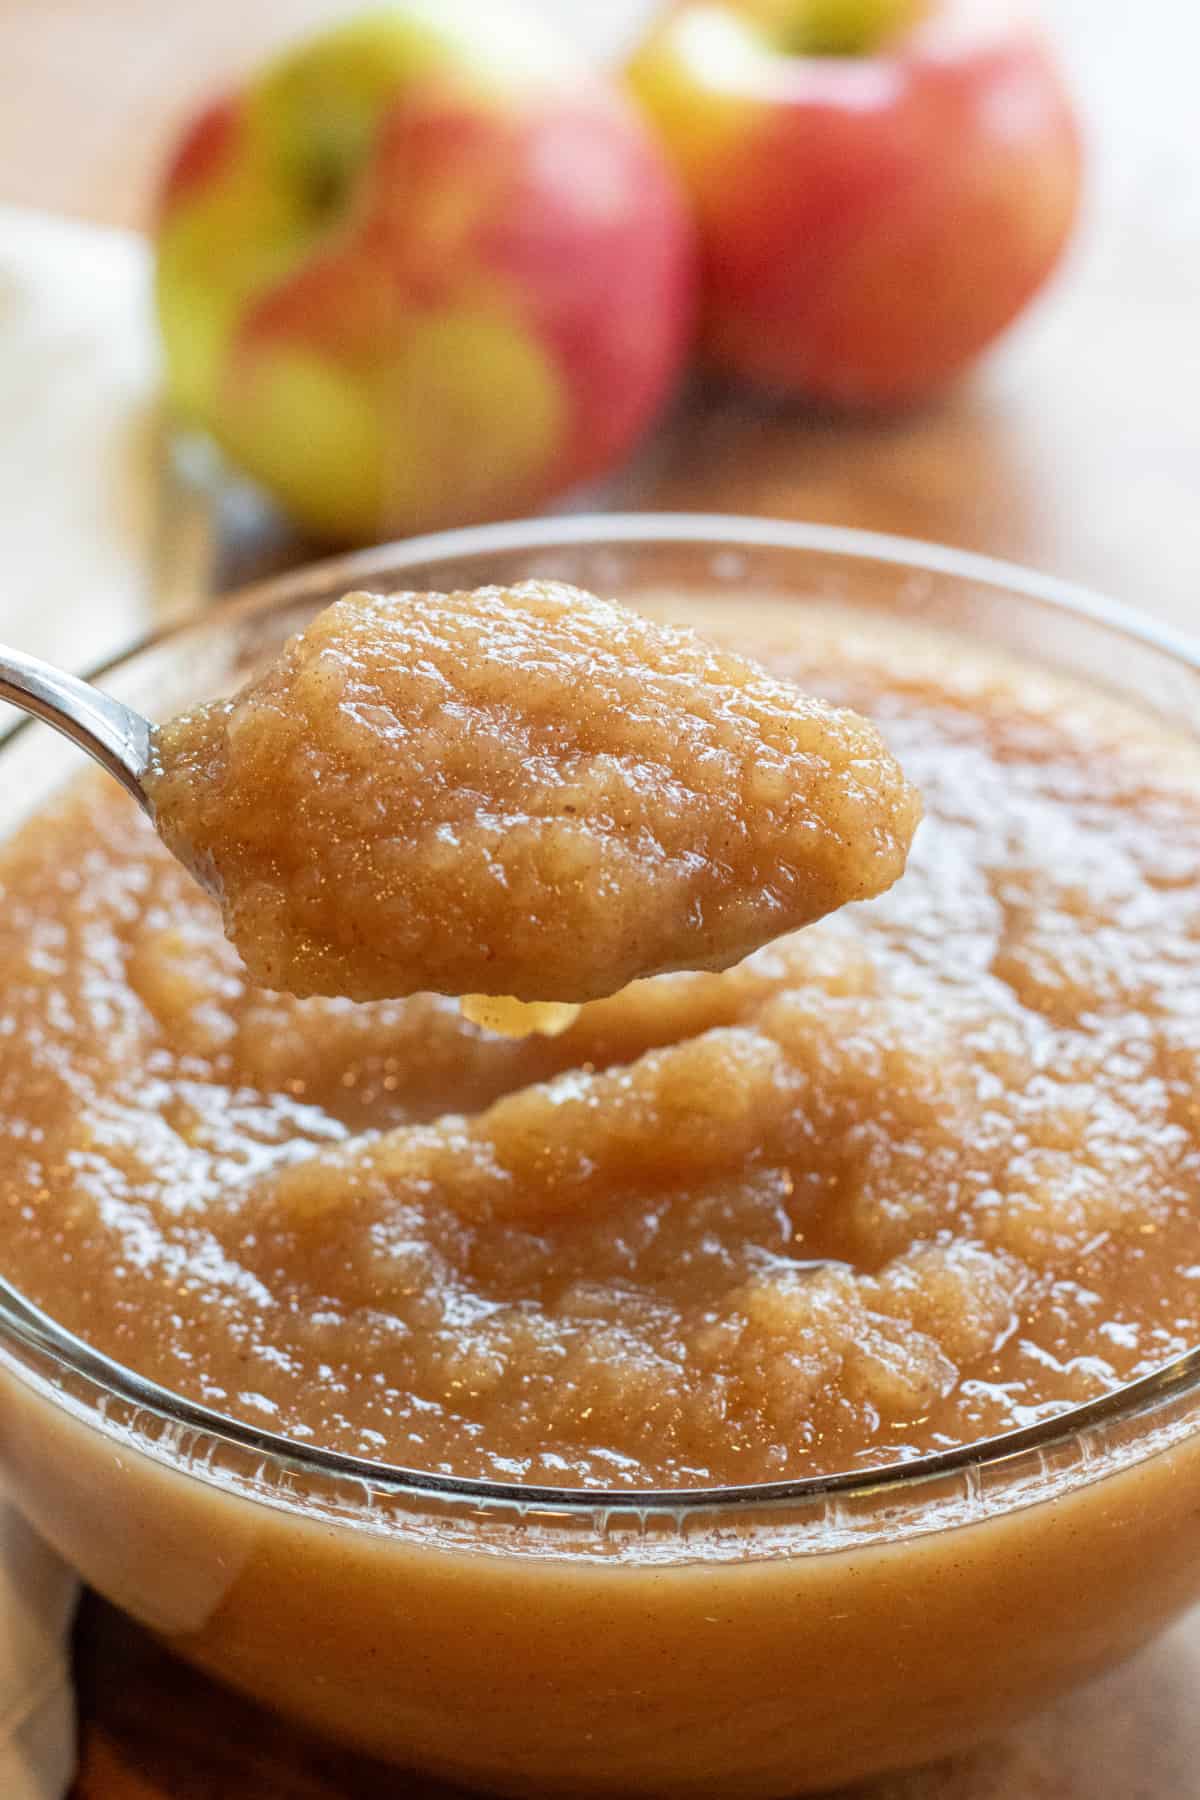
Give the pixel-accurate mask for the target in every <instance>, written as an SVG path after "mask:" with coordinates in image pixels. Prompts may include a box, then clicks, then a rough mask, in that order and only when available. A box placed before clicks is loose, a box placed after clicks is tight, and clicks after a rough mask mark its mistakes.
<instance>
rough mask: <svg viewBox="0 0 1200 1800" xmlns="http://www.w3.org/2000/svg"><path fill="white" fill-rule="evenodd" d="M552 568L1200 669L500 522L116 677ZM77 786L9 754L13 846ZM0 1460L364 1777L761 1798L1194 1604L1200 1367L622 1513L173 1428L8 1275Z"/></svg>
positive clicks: (364, 566) (946, 1719) (127, 1589)
mask: <svg viewBox="0 0 1200 1800" xmlns="http://www.w3.org/2000/svg"><path fill="white" fill-rule="evenodd" d="M529 575H543V576H559V577H565V578H568V579H571V580H575V581H579V582H581V583H584V584H586V585H588V586H591V587H595V588H598V589H600V590H601V591H603V592H606V593H610V594H618V595H619V594H624V595H630V596H636V595H637V594H638V593H639V592H644V591H646V590H648V589H661V588H663V587H669V586H671V585H676V584H677V585H679V586H681V587H685V588H687V589H689V590H691V591H698V592H709V593H712V592H718V593H721V594H723V595H726V596H728V595H729V594H730V593H736V592H738V591H740V590H744V591H745V592H747V593H753V594H754V596H755V597H756V599H759V598H761V599H763V600H769V601H771V602H772V603H777V604H779V605H780V606H786V607H788V608H790V609H791V613H792V615H793V616H795V617H796V618H797V620H798V621H802V618H803V609H804V607H805V605H806V604H811V603H812V602H814V601H815V602H817V603H819V604H820V605H821V606H822V608H823V609H827V608H828V606H829V605H830V603H831V602H835V603H837V604H838V605H843V606H845V607H847V608H851V609H855V610H856V611H857V610H861V609H868V610H871V609H874V610H876V611H878V610H879V609H881V608H882V609H885V610H887V611H890V612H892V613H895V614H900V615H904V616H906V617H911V618H913V619H917V620H921V621H934V622H936V623H937V624H939V625H941V626H949V627H954V628H957V629H959V630H961V631H964V632H966V633H967V634H969V635H970V636H971V637H972V638H974V639H976V640H981V639H982V640H985V641H988V642H992V643H994V644H996V645H998V646H1002V647H1004V648H1007V649H1010V650H1012V649H1015V650H1018V651H1020V652H1022V653H1024V654H1026V655H1028V656H1032V657H1035V658H1038V659H1041V660H1042V661H1043V662H1046V663H1050V664H1053V665H1055V666H1056V667H1059V668H1063V669H1068V670H1071V671H1074V672H1075V673H1078V674H1083V675H1085V676H1087V677H1089V678H1091V679H1093V680H1096V681H1099V682H1101V683H1104V684H1106V685H1107V686H1108V687H1109V688H1111V689H1112V690H1114V691H1115V692H1119V693H1122V694H1125V695H1131V696H1134V697H1136V699H1137V700H1138V701H1139V703H1141V704H1142V705H1143V706H1145V707H1149V708H1151V709H1152V710H1154V711H1156V712H1158V713H1160V714H1162V715H1164V716H1166V717H1169V718H1171V719H1173V720H1174V721H1176V722H1177V723H1182V725H1183V726H1184V727H1186V728H1187V729H1189V730H1190V729H1192V727H1193V724H1194V721H1195V720H1196V719H1197V718H1200V659H1198V655H1197V652H1196V651H1194V650H1193V649H1192V648H1191V647H1190V646H1188V645H1187V644H1186V643H1184V642H1182V641H1177V640H1175V639H1173V638H1171V637H1170V636H1169V635H1168V634H1166V633H1165V632H1162V631H1159V630H1157V629H1156V628H1155V627H1153V626H1152V625H1150V624H1149V623H1147V622H1145V621H1143V620H1140V619H1138V618H1137V617H1135V616H1134V615H1132V614H1130V613H1127V612H1125V611H1123V610H1121V609H1120V608H1118V607H1116V606H1112V605H1109V604H1107V603H1104V602H1101V601H1098V600H1095V599H1093V598H1090V597H1088V596H1086V595H1081V594H1079V593H1078V592H1075V591H1073V590H1069V589H1067V588H1065V587H1064V586H1063V585H1062V584H1060V583H1058V582H1055V581H1051V580H1048V579H1046V578H1043V577H1039V576H1035V575H1032V574H1029V573H1026V572H1024V571H1021V570H1019V569H1015V568H1009V567H1005V566H1003V565H1001V564H998V563H994V562H990V561H986V560H984V559H982V558H979V557H974V556H967V555H962V554H959V553H957V552H955V551H951V550H945V549H937V548H933V547H930V546H926V545H921V544H915V543H906V542H903V541H901V540H897V539H889V538H882V537H872V536H870V535H867V534H864V533H859V532H852V531H843V530H832V529H821V528H817V527H807V526H797V525H785V524H774V523H770V522H764V521H761V520H750V519H723V518H712V517H702V516H699V515H696V516H679V517H654V516H650V515H641V516H637V515H633V516H628V517H603V518H598V519H586V518H574V519H566V520H549V521H542V522H539V523H534V524H517V525H501V526H492V527H488V528H485V529H482V530H478V531H468V532H456V533H451V534H447V535H444V536H440V537H435V538H425V539H418V540H416V541H413V542H410V543H407V544H402V545H396V546H391V547H389V548H385V549H381V550H375V551H372V552H369V553H368V554H366V555H362V556H356V557H351V558H347V559H343V560H340V561H336V562H329V563H325V564H322V565H320V566H319V567H316V568H311V569H307V570H303V571H301V572H300V573H298V574H295V575H289V576H287V577H285V578H283V579H281V580H275V581H272V582H270V583H267V584H265V585H263V586H260V587H258V588H256V589H253V590H251V591H249V592H247V593H245V594H243V595H242V596H241V597H239V598H237V599H236V600H234V601H233V602H232V603H230V604H228V605H224V606H222V607H220V608H218V609H216V610H214V611H213V612H211V613H210V614H208V615H207V616H206V617H204V618H202V619H200V620H199V621H197V622H195V623H192V624H188V625H185V626H183V627H182V628H180V629H177V630H175V631H173V632H171V633H170V634H168V635H167V636H165V637H163V638H160V639H159V640H157V641H156V642H154V643H151V644H150V645H148V646H146V647H145V648H142V649H139V650H136V651H134V652H132V653H131V654H130V655H128V656H126V657H123V658H122V659H121V660H120V661H118V662H116V663H113V664H112V665H110V667H108V668H107V669H106V670H105V671H104V672H103V679H104V682H105V684H106V685H107V686H108V687H110V688H111V689H112V690H113V691H114V692H116V693H118V694H119V695H120V696H121V697H122V698H124V699H126V700H129V701H131V702H133V703H134V704H135V705H138V706H140V707H142V708H143V709H144V710H146V711H148V712H150V713H151V714H152V715H156V716H163V715H165V714H166V713H168V712H170V711H173V710H175V709H176V708H178V707H180V706H182V705H184V704H186V703H188V702H191V701H194V700H197V699H199V698H201V697H203V696H206V695H208V694H210V693H213V692H216V691H220V690H223V689H226V688H228V687H229V686H230V685H232V684H233V683H235V682H237V681H238V680H240V679H241V678H242V677H243V676H244V675H245V674H246V673H247V672H248V670H249V669H251V668H252V667H253V666H254V665H255V664H256V663H257V662H258V661H260V660H261V659H262V658H263V657H264V656H265V655H267V654H269V653H271V652H272V651H274V650H275V648H276V647H277V646H278V644H279V643H280V641H281V639H282V638H283V637H284V636H285V635H286V634H287V633H289V632H291V631H292V630H293V629H295V628H296V627H297V626H298V625H300V624H301V623H302V622H303V621H304V620H305V619H306V618H307V617H308V616H309V615H310V614H311V613H312V612H313V611H314V610H315V609H316V608H317V607H319V606H320V605H322V604H323V603H324V602H325V601H327V600H328V599H329V598H330V597H332V596H334V595H335V594H337V593H340V592H342V591H344V590H345V589H347V588H349V587H353V586H376V587H382V586H400V587H411V588H422V587H441V588H447V587H456V586H474V585H476V584H478V583H481V582H484V581H496V582H508V581H512V580H515V579H518V578H521V577H524V576H529ZM75 766H76V758H75V756H74V754H73V753H72V752H71V751H70V750H69V749H68V748H67V747H65V746H63V745H61V744H60V743H59V742H58V740H56V739H53V738H52V737H51V736H50V735H49V733H47V731H46V730H45V728H44V727H41V726H34V725H30V726H23V727H22V728H21V729H20V730H18V731H17V732H15V733H14V734H13V735H12V737H11V738H10V739H9V740H8V741H7V742H6V743H5V744H4V745H3V748H2V749H0V827H2V828H3V829H4V830H10V829H11V828H12V826H13V825H14V824H15V823H16V822H17V821H18V820H19V819H20V818H22V817H24V816H26V815H27V814H28V813H29V812H30V811H31V810H33V809H35V808H36V807H38V806H39V805H40V804H41V803H42V802H43V800H44V799H45V798H46V796H47V795H48V794H49V793H50V792H51V790H52V789H53V788H54V787H55V786H56V785H57V784H58V783H59V782H60V781H61V780H62V779H63V778H64V776H66V775H67V774H69V773H71V772H72V771H73V769H74V767H75ZM0 1460H2V1463H3V1469H4V1474H5V1479H6V1481H7V1484H8V1486H9V1489H10V1491H11V1492H12V1493H13V1494H14V1495H15V1496H16V1498H17V1500H18V1501H19V1503H20V1505H21V1506H22V1508H23V1509H24V1510H25V1511H26V1513H27V1514H28V1516H29V1518H30V1519H31V1520H32V1521H33V1523H34V1524H35V1525H36V1526H37V1527H38V1528H39V1529H40V1530H41V1531H42V1532H43V1533H44V1535H45V1536H46V1537H47V1538H48V1539H49V1540H50V1541H51V1542H52V1543H53V1544H54V1545H55V1546H56V1547H57V1548H58V1549H59V1550H60V1551H61V1552H62V1553H63V1555H64V1556H66V1557H67V1558H68V1560H69V1561H71V1562H72V1563H74V1564H75V1566H76V1567H77V1568H78V1569H79V1570H80V1571H81V1573H82V1574H83V1575H84V1577H85V1578H86V1579H87V1580H88V1581H89V1582H91V1583H92V1584H93V1586H95V1587H96V1588H98V1589H99V1590H100V1591H101V1592H102V1593H104V1594H105V1595H107V1596H108V1597H109V1598H110V1599H111V1600H113V1601H115V1602H116V1603H117V1604H118V1605H120V1606H122V1607H124V1608H125V1609H126V1610H127V1611H128V1612H130V1613H131V1614H133V1615H134V1616H135V1617H136V1618H138V1619H139V1620H141V1621H142V1622H143V1623H145V1624H146V1625H148V1626H149V1627H151V1628H152V1629H153V1630H154V1631H156V1632H157V1633H159V1634H160V1636H161V1637H162V1638H163V1639H165V1640H166V1641H167V1642H169V1643H170V1644H171V1645H172V1646H173V1647H174V1649H175V1650H176V1651H178V1653H179V1654H180V1655H182V1656H184V1657H186V1658H187V1659H188V1660H189V1661H191V1662H193V1663H195V1664H197V1665H199V1666H200V1667H202V1668H204V1669H206V1670H208V1671H210V1672H211V1673H213V1674H215V1675H217V1676H219V1677H221V1678H223V1679H224V1680H226V1681H228V1682H231V1683H233V1684H234V1685H235V1686H237V1687H239V1688H241V1689H243V1690H244V1691H246V1692H247V1693H249V1694H252V1695H255V1696H257V1698H258V1699H260V1700H262V1701H264V1702H265V1703H267V1704H268V1705H270V1706H272V1707H275V1708H277V1709H279V1710H280V1711H282V1712H283V1713H285V1714H287V1715H289V1716H291V1717H293V1718H295V1719H297V1720H300V1721H303V1722H304V1723H305V1724H306V1725H309V1726H312V1727H316V1728H317V1729H319V1730H321V1731H324V1732H326V1733H329V1734H331V1735H333V1736H335V1737H337V1738H339V1739H341V1740H343V1741H345V1742H348V1743H350V1744H353V1745H354V1746H356V1747H357V1748H359V1749H361V1750H364V1751H367V1752H372V1753H374V1754H376V1755H378V1756H382V1757H385V1758H389V1759H391V1760H393V1761H395V1762H399V1763H404V1764H409V1765H412V1766H416V1767H420V1768H422V1769H425V1770H429V1771H432V1772H435V1773H437V1774H440V1775H443V1776H446V1777H449V1778H451V1779H453V1780H456V1781H459V1782H462V1783H466V1784H468V1785H473V1786H477V1787H483V1788H486V1789H490V1790H493V1791H498V1792H511V1793H516V1794H521V1795H525V1796H528V1795H534V1794H539V1795H540V1794H559V1795H570V1796H572V1797H573V1800H582V1797H583V1796H589V1795H597V1796H599V1795H617V1794H620V1795H644V1796H654V1797H655V1800H669V1797H672V1796H681V1797H682V1796H694V1797H700V1796H712V1797H713V1800H716V1797H717V1796H719V1797H720V1800H735V1797H737V1796H746V1797H751V1796H755V1797H767V1796H782V1795H788V1794H798V1793H805V1792H812V1791H815V1790H818V1789H826V1788H829V1787H831V1786H834V1785H836V1784H840V1783H843V1782H847V1781H850V1780H853V1779H857V1778H859V1777H864V1776H867V1775H870V1774H872V1773H874V1772H876V1771H881V1770H885V1769H890V1768H894V1767H898V1766H900V1765H904V1764H910V1763H915V1762H919V1761H922V1760H925V1759H927V1758H932V1757H935V1756H941V1755H944V1754H946V1753H949V1752H952V1751H954V1750H956V1749H958V1748H961V1747H963V1746H966V1745H967V1744H969V1743H971V1742H972V1741H973V1740H975V1739H977V1738H979V1737H981V1736H983V1735H985V1734H988V1733H992V1732H995V1731H996V1730H998V1729H1000V1728H1003V1727H1005V1726H1006V1725H1008V1724H1010V1723H1011V1722H1013V1721H1014V1720H1016V1719H1018V1718H1019V1717H1020V1716H1021V1715H1022V1714H1024V1713H1026V1712H1028V1711H1029V1710H1031V1709H1033V1708H1035V1707H1037V1706H1039V1705H1041V1704H1042V1703H1043V1702H1045V1701H1047V1700H1049V1699H1050V1698H1051V1697H1052V1696H1054V1695H1055V1694H1057V1693H1059V1692H1061V1691H1062V1690H1064V1689H1066V1688H1068V1687H1070V1686H1071V1685H1072V1684H1074V1683H1076V1682H1078V1681H1080V1680H1082V1679H1083V1678H1085V1677H1087V1676H1089V1675H1091V1674H1093V1673H1094V1672H1096V1671H1097V1670H1099V1669H1101V1668H1103V1667H1104V1666H1105V1665H1107V1664H1109V1663H1111V1662H1113V1661H1115V1660H1116V1659H1118V1658H1120V1657H1123V1656H1125V1655H1126V1654H1127V1653H1129V1652H1130V1651H1132V1650H1133V1649H1135V1648H1136V1647H1137V1646H1138V1645H1140V1644H1141V1643H1142V1642H1144V1641H1145V1640H1146V1639H1147V1638H1149V1637H1150V1636H1151V1635H1152V1634H1154V1633H1155V1632H1157V1631H1158V1630H1159V1629H1160V1627H1162V1626H1163V1625H1164V1624H1165V1623H1166V1622H1167V1621H1168V1620H1169V1619H1171V1618H1172V1617H1173V1616H1174V1615H1175V1614H1177V1613H1178V1612H1180V1611H1181V1609H1183V1608H1184V1607H1185V1606H1187V1605H1188V1603H1189V1602H1190V1601H1191V1600H1192V1599H1194V1598H1195V1597H1196V1596H1197V1594H1198V1593H1200V1507H1198V1506H1197V1504H1196V1494H1197V1492H1198V1491H1200V1351H1196V1352H1193V1353H1191V1354H1189V1355H1186V1356H1184V1357H1181V1358H1179V1359H1178V1360H1177V1361H1175V1362H1173V1363H1171V1364H1170V1365H1169V1366H1167V1367H1165V1368H1163V1369H1162V1370H1161V1371H1160V1372H1159V1373H1157V1374H1155V1375H1154V1376H1152V1377H1150V1378H1148V1379H1145V1380H1142V1381H1139V1382H1137V1383H1136V1384H1134V1385H1132V1386H1129V1387H1126V1388H1123V1389H1121V1390H1119V1391H1118V1392H1116V1393H1114V1394H1111V1395H1109V1396H1108V1397H1106V1398H1104V1399H1101V1400H1098V1401H1095V1402H1092V1403H1090V1404H1088V1405H1086V1406H1082V1407H1079V1408H1077V1409H1075V1410H1074V1411H1072V1412H1070V1413H1067V1414H1064V1415H1063V1416H1061V1417H1059V1418H1057V1419H1053V1420H1049V1421H1045V1422H1043V1423H1041V1424H1040V1425H1038V1426H1036V1427H1033V1428H1031V1429H1027V1430H1024V1431H1021V1432H1017V1433H1014V1434H1012V1435H1010V1436H1008V1437H1004V1438H996V1439H992V1440H989V1441H988V1442H986V1443H983V1444H979V1445H976V1446H974V1447H971V1448H969V1449H966V1450H960V1451H954V1452H949V1453H942V1454H938V1455H935V1456H929V1457H926V1458H923V1459H921V1460H920V1461H917V1462H912V1463H908V1464H905V1465H902V1466H892V1467H888V1468H882V1469H877V1470H867V1471H865V1472H864V1471H862V1470H857V1471H855V1472H853V1473H849V1474H840V1475H833V1476H830V1477H828V1478H825V1479H820V1480H809V1481H803V1482H793V1483H777V1484H773V1485H769V1486H761V1487H755V1488H719V1489H717V1488H713V1489H697V1490H690V1491H687V1492H679V1491H673V1492H649V1491H646V1492H630V1491H625V1490H622V1491H619V1492H611V1493H604V1492H598V1491H571V1490H563V1489H539V1488H533V1487H521V1486H510V1485H504V1484H501V1483H494V1482H487V1481H473V1480H453V1479H447V1478H441V1477H438V1476H433V1475H428V1474H419V1473H413V1472H410V1471H406V1470H404V1469H401V1468H392V1467H388V1466H385V1465H381V1464H377V1463H372V1462H366V1461H360V1460H357V1459H355V1458H352V1457H347V1456H339V1455H333V1454H324V1453H322V1452H321V1451H319V1450H314V1449H311V1448H308V1447H305V1446H303V1445H300V1444H297V1443H294V1442H290V1441H288V1440H287V1439H284V1438H280V1437H275V1436H272V1435H270V1434H269V1433H266V1432H262V1431H258V1430H255V1429H253V1428H251V1427H249V1426H246V1425H243V1424H239V1423H235V1422H233V1421H231V1420H228V1419H225V1418H223V1417H221V1416H219V1415H218V1414H216V1413H214V1412H211V1411H207V1410H206V1409H205V1408H203V1407H201V1406H197V1405H194V1404H192V1403H190V1402H188V1401H185V1400H183V1399H181V1398H179V1397H177V1396H175V1395H173V1394H171V1393H169V1392H166V1391H165V1390H163V1389H161V1388H158V1387H156V1386H154V1385H153V1384H151V1383H149V1382H147V1381H144V1380H142V1379H141V1378H139V1377H138V1376H137V1375H135V1374H133V1373H131V1372H130V1371H129V1370H127V1369H124V1368H121V1367H119V1366H118V1365H116V1364H115V1363H113V1362H111V1361H109V1360H107V1359H106V1358H105V1357H103V1356H101V1355H99V1354H97V1353H96V1352H94V1351H92V1350H90V1349H89V1348H87V1347H86V1345H84V1344H83V1343H82V1342H80V1341H79V1340H78V1339H77V1338H74V1337H72V1336H70V1335H69V1334H67V1333H66V1332H64V1331H63V1330H62V1329H61V1328H59V1327H58V1326H56V1325H55V1324H54V1322H53V1321H52V1320H50V1319H49V1318H47V1317H45V1316H44V1315H43V1314H40V1313H39V1312H37V1311H36V1310H35V1309H34V1308H33V1307H31V1306H30V1305H29V1304H28V1303H27V1302H26V1301H25V1300H24V1299H23V1298H22V1297H21V1296H20V1295H19V1294H18V1293H17V1292H16V1291H15V1290H14V1289H12V1288H11V1287H9V1286H8V1285H7V1284H0Z"/></svg>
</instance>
